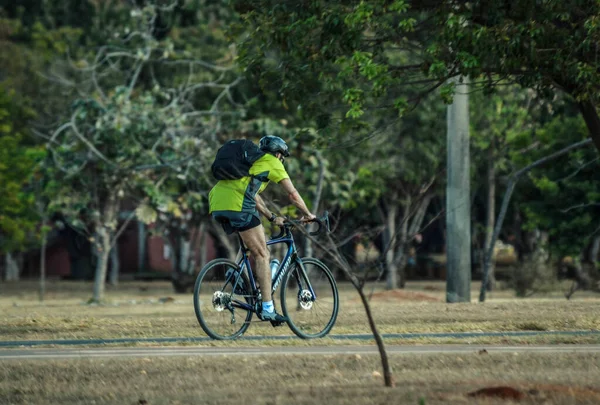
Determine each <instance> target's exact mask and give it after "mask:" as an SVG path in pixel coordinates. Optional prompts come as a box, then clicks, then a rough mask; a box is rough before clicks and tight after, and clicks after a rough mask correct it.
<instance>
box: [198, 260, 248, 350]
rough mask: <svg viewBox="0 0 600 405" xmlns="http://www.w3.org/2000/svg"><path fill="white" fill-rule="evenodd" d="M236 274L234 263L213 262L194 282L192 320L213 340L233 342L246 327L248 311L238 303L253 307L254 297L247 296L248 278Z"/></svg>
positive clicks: (228, 261) (237, 271) (237, 268)
mask: <svg viewBox="0 0 600 405" xmlns="http://www.w3.org/2000/svg"><path fill="white" fill-rule="evenodd" d="M238 274H240V267H239V266H238V265H237V264H236V263H234V262H232V261H230V260H226V259H215V260H213V261H211V262H209V263H208V264H206V266H204V268H203V269H202V270H201V271H200V273H199V274H198V277H197V279H196V284H195V286H194V310H195V312H196V318H197V319H198V322H199V323H200V326H201V327H202V329H203V330H204V332H206V334H207V335H208V336H210V337H212V338H213V339H219V340H227V339H235V338H237V337H238V336H241V335H242V334H243V333H244V332H246V330H247V329H248V327H249V326H250V320H251V319H252V311H249V310H247V309H245V308H242V307H240V304H241V303H247V304H249V305H251V306H253V303H254V298H253V297H252V296H251V295H250V293H248V289H249V286H250V283H249V281H248V277H247V276H246V274H244V273H243V272H242V273H241V275H240V277H239V278H238V277H237V275H238ZM236 280H238V282H237V283H236ZM234 283H236V286H235V289H234V285H233V284H234Z"/></svg>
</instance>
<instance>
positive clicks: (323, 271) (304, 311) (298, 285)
mask: <svg viewBox="0 0 600 405" xmlns="http://www.w3.org/2000/svg"><path fill="white" fill-rule="evenodd" d="M301 261H302V264H303V266H304V271H303V270H302V266H301V265H300V263H299V261H296V262H295V263H294V264H293V265H292V267H291V269H290V270H289V271H288V272H287V274H286V275H285V277H284V279H283V283H282V284H283V285H282V286H281V310H282V312H283V315H284V316H286V317H287V318H288V325H289V327H290V329H291V330H292V332H294V333H295V334H296V335H297V336H299V337H301V338H302V339H314V338H320V337H323V336H325V335H327V334H328V333H329V331H330V330H331V328H333V325H334V324H335V321H336V319H337V314H338V310H339V297H338V289H337V285H336V283H335V280H334V278H333V275H332V274H331V271H330V270H329V269H328V268H327V266H325V265H324V264H323V263H322V262H321V261H319V260H317V259H312V258H308V259H301Z"/></svg>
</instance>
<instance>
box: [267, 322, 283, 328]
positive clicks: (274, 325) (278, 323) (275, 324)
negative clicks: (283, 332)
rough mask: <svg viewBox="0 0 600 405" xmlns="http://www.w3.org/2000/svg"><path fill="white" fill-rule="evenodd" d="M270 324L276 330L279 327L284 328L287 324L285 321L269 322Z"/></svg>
mask: <svg viewBox="0 0 600 405" xmlns="http://www.w3.org/2000/svg"><path fill="white" fill-rule="evenodd" d="M269 322H271V325H272V326H273V327H274V328H276V327H278V326H282V325H283V324H285V322H283V321H269Z"/></svg>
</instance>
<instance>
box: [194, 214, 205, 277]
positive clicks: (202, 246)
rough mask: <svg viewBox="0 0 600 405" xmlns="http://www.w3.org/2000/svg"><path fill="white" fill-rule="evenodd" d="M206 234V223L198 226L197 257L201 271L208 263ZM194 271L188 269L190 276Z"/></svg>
mask: <svg viewBox="0 0 600 405" xmlns="http://www.w3.org/2000/svg"><path fill="white" fill-rule="evenodd" d="M207 235H208V232H207V230H206V222H202V223H201V224H200V257H198V261H199V263H198V264H199V266H198V268H199V269H201V268H202V267H204V265H205V264H206V262H207V261H208V238H207V237H206V236H207ZM193 272H194V269H190V274H192V275H193Z"/></svg>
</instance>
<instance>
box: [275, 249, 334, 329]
mask: <svg viewBox="0 0 600 405" xmlns="http://www.w3.org/2000/svg"><path fill="white" fill-rule="evenodd" d="M300 260H301V261H302V263H303V264H304V266H305V267H309V266H314V267H316V268H317V269H318V270H319V271H321V272H322V273H323V274H324V275H325V279H326V280H327V282H328V284H329V287H330V289H331V293H332V309H331V314H330V315H328V316H330V318H329V320H328V321H327V323H326V325H325V326H324V327H323V328H322V329H321V330H318V331H317V332H316V333H308V332H307V331H306V330H305V329H306V328H307V327H308V328H311V327H312V326H311V325H310V324H309V323H308V322H303V323H304V325H302V322H300V321H298V320H296V321H295V320H294V318H295V316H292V315H293V313H292V311H293V310H296V313H302V312H300V311H299V307H300V303H299V302H300V293H301V290H300V289H298V297H297V298H296V299H293V298H291V297H290V299H289V301H288V294H289V293H290V291H288V289H290V288H292V287H291V286H290V284H288V282H289V281H290V279H291V278H292V277H294V278H295V279H296V280H297V278H296V277H300V276H301V273H300V272H298V268H299V266H300V265H299V264H298V263H297V262H296V263H294V267H291V268H290V270H289V271H288V272H287V274H285V276H284V277H283V281H282V286H281V298H280V299H281V311H282V312H283V315H284V316H285V317H287V318H288V321H287V323H288V326H289V328H290V329H291V330H292V332H294V334H296V336H298V337H300V338H302V339H316V338H321V337H323V336H325V335H327V334H328V333H329V332H330V331H331V328H333V326H334V325H335V321H336V320H337V315H338V311H339V305H340V304H339V293H338V289H337V284H336V282H335V279H334V278H333V274H332V273H331V270H329V268H328V267H327V266H326V265H325V264H324V263H323V262H321V261H320V260H318V259H314V258H305V259H300ZM307 277H308V278H309V280H310V278H311V276H310V275H308V274H307ZM311 284H312V285H313V289H316V288H318V286H315V285H314V283H313V282H312V281H311ZM298 287H300V286H298ZM298 287H297V288H298ZM321 292H323V290H321ZM316 294H317V299H316V300H315V301H314V302H313V305H314V304H316V303H317V302H319V299H320V297H319V296H320V294H319V293H316ZM324 301H325V300H323V301H321V302H324ZM292 303H296V304H298V305H296V306H295V307H294V308H291V307H289V305H290V304H292ZM313 305H311V308H310V309H306V308H303V310H304V313H306V314H307V313H308V312H307V311H312V309H313Z"/></svg>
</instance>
